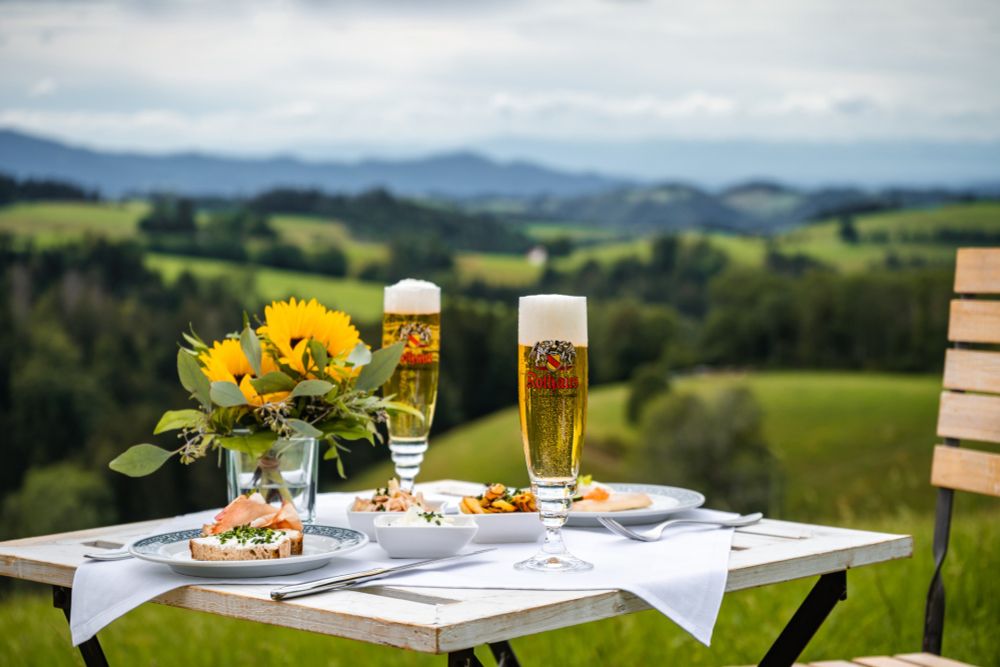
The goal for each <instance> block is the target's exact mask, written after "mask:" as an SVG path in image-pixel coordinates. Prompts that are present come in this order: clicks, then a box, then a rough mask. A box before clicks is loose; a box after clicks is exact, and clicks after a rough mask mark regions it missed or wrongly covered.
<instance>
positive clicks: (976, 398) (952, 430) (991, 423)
mask: <svg viewBox="0 0 1000 667" xmlns="http://www.w3.org/2000/svg"><path fill="white" fill-rule="evenodd" d="M937 434H938V435H939V436H941V437H942V438H958V439H960V440H982V441H984V442H998V443H1000V396H989V395H986V394H960V393H957V392H953V391H943V392H941V404H940V408H939V410H938V427H937Z"/></svg>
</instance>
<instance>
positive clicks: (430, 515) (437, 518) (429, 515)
mask: <svg viewBox="0 0 1000 667" xmlns="http://www.w3.org/2000/svg"><path fill="white" fill-rule="evenodd" d="M419 516H420V518H421V519H423V520H424V521H426V522H427V523H433V524H435V525H438V526H440V525H441V519H442V518H443V517H442V516H441V515H440V514H438V513H437V512H420V513H419Z"/></svg>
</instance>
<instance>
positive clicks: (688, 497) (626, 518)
mask: <svg viewBox="0 0 1000 667" xmlns="http://www.w3.org/2000/svg"><path fill="white" fill-rule="evenodd" d="M605 486H609V487H611V488H612V489H614V490H615V491H622V492H624V493H645V494H646V495H647V496H649V499H650V500H652V501H653V504H652V505H650V506H649V507H644V508H642V509H641V510H623V511H621V512H573V511H571V512H570V513H569V519H568V520H567V521H566V525H568V526H600V525H601V524H600V523H599V522H598V521H597V517H601V516H604V517H608V518H610V519H614V520H615V521H617V522H619V523H622V524H626V525H635V524H640V523H655V522H657V521H662V520H664V519H666V518H667V517H668V516H670V515H671V514H674V513H675V512H681V511H683V510H689V509H692V508H694V507H701V506H702V505H703V504H704V503H705V496H703V495H701V494H700V493H698V492H697V491H691V490H690V489H682V488H679V487H676V486H660V485H658V484H606V485H605Z"/></svg>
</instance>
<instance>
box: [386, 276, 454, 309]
mask: <svg viewBox="0 0 1000 667" xmlns="http://www.w3.org/2000/svg"><path fill="white" fill-rule="evenodd" d="M383 308H384V310H385V312H387V313H405V314H407V315H426V314H428V313H440V312H441V288H440V287H438V286H437V285H435V284H434V283H431V282H427V281H426V280H414V279H413V278H405V279H403V280H400V281H399V282H398V283H396V284H395V285H389V286H388V287H386V288H385V300H384V302H383Z"/></svg>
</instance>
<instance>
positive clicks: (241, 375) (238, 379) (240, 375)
mask: <svg viewBox="0 0 1000 667" xmlns="http://www.w3.org/2000/svg"><path fill="white" fill-rule="evenodd" d="M246 375H247V373H234V374H233V377H234V378H236V384H237V385H239V384H240V383H241V382H243V378H244V377H246Z"/></svg>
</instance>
